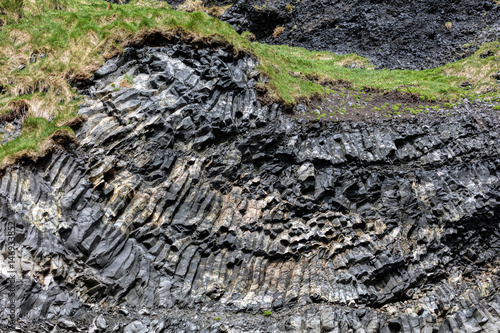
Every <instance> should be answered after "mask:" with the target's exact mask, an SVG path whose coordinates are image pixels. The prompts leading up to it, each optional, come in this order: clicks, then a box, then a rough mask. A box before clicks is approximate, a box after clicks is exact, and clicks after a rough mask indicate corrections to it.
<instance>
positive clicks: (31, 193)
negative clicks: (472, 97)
mask: <svg viewBox="0 0 500 333" xmlns="http://www.w3.org/2000/svg"><path fill="white" fill-rule="evenodd" d="M255 66H256V62H255V60H254V59H252V58H250V57H248V56H239V57H237V58H234V57H233V56H232V55H230V54H229V53H228V52H226V51H224V50H221V49H218V50H210V49H206V48H193V47H190V46H186V45H180V44H177V45H167V46H165V47H145V48H143V49H127V50H126V52H125V54H124V55H123V56H121V57H120V58H118V59H113V60H110V61H108V63H107V64H106V65H105V66H104V67H102V68H101V69H100V70H99V71H97V72H96V75H95V81H94V85H93V86H92V87H91V88H90V89H89V90H88V96H87V97H86V103H85V105H83V106H82V107H81V108H80V111H79V113H80V114H81V115H83V116H85V117H87V121H86V122H85V123H83V125H82V126H81V128H79V129H78V130H77V131H76V135H77V137H78V140H79V144H78V145H72V146H69V147H68V149H67V150H66V151H57V152H54V153H51V154H50V155H48V156H46V157H45V158H43V159H41V160H39V161H38V162H37V163H25V164H23V165H18V166H15V167H12V168H11V169H9V170H7V172H6V173H5V175H4V176H3V177H2V178H1V182H0V235H5V237H0V248H1V249H2V251H3V252H2V255H3V258H2V260H3V262H4V263H7V262H8V261H9V256H10V255H11V254H12V255H13V256H14V259H15V260H14V262H15V265H14V268H13V269H9V267H7V266H2V271H1V279H2V283H1V284H0V294H1V295H2V296H1V297H2V300H1V302H0V304H1V305H0V307H2V308H1V310H2V312H1V315H0V318H1V325H2V327H9V326H8V325H10V324H11V322H10V321H9V320H10V317H9V312H8V310H9V304H10V303H9V302H13V303H14V306H13V308H14V310H15V318H16V323H15V325H17V326H18V329H19V330H20V331H23V330H24V331H29V332H48V331H52V332H67V331H77V330H80V331H82V332H87V331H88V332H181V331H183V332H286V331H291V332H451V331H454V332H457V331H464V332H497V331H499V330H500V294H499V293H498V288H499V285H500V282H499V271H498V267H499V258H500V257H499V254H500V253H499V252H500V248H499V245H500V239H499V238H500V234H499V230H500V229H499V227H500V225H499V224H500V180H499V166H500V136H499V134H500V123H499V121H498V120H499V119H498V117H499V114H498V112H497V111H494V110H493V109H492V107H491V106H489V105H488V104H486V103H476V104H472V105H471V104H463V105H461V106H459V107H457V108H456V109H455V110H454V111H453V113H452V115H450V116H445V115H442V116H439V115H428V116H422V117H415V118H408V119H400V120H396V119H394V120H379V121H369V122H368V121H366V122H363V121H358V122H354V121H345V122H307V121H304V120H300V119H295V118H294V116H293V115H289V114H285V113H284V112H283V110H282V109H281V107H280V106H279V105H277V104H275V105H262V104H261V103H260V102H259V101H258V100H257V98H256V92H255V89H254V84H255V82H256V80H258V78H259V75H258V74H259V73H258V71H256V70H255ZM13 226H15V235H14V236H13V237H14V238H9V237H7V235H9V232H10V231H11V230H12V228H13ZM11 250H13V252H12V253H11V252H10V251H11ZM10 270H12V271H13V273H10V272H9V271H10ZM11 274H13V276H14V277H15V284H14V285H12V284H11V282H12V281H14V280H10V279H9V278H8V277H9V276H10V275H11ZM10 290H13V291H14V294H15V295H12V294H10V295H9V291H10ZM264 311H270V312H271V315H269V316H263V315H262V314H263V312H264ZM266 314H270V313H269V312H267V313H266ZM10 327H12V326H10Z"/></svg>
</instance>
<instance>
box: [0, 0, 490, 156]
mask: <svg viewBox="0 0 500 333" xmlns="http://www.w3.org/2000/svg"><path fill="white" fill-rule="evenodd" d="M200 4H201V2H200V1H198V0H193V1H187V2H186V3H185V6H186V8H185V9H187V10H195V11H194V12H192V13H189V12H184V11H175V10H172V9H171V7H170V6H169V5H168V4H167V3H165V2H160V1H152V0H132V1H131V2H130V3H129V4H127V5H117V4H112V3H111V4H110V3H107V2H104V1H100V0H30V1H20V0H3V1H2V2H1V3H0V20H1V21H2V22H4V24H5V25H4V26H2V28H1V29H0V45H1V47H0V114H2V113H7V112H10V111H9V109H8V105H12V104H9V103H11V102H13V101H16V100H19V99H23V100H25V101H26V103H27V105H28V109H29V110H28V116H27V121H28V122H29V121H33V120H30V119H45V121H42V120H38V122H39V123H38V125H36V126H35V125H33V123H31V122H30V123H28V124H27V125H26V126H27V127H26V128H36V131H28V130H26V131H25V130H24V129H23V133H22V135H21V137H19V138H18V139H15V140H13V141H12V142H11V143H8V144H6V145H4V146H3V147H1V148H0V159H2V160H3V159H4V158H5V157H7V156H11V155H13V154H16V153H18V152H19V151H22V150H25V149H35V146H36V145H37V142H40V141H42V140H44V139H46V138H47V137H49V136H50V135H51V134H52V133H54V131H55V130H57V129H60V128H61V127H60V124H61V123H62V122H63V121H62V119H66V120H67V119H70V118H71V117H74V116H75V115H76V110H77V107H76V103H77V102H78V101H75V98H77V94H76V92H75V90H74V89H73V88H72V87H71V83H73V84H75V83H78V82H82V81H84V80H86V79H89V78H90V77H91V75H92V73H93V72H94V71H95V70H96V69H97V68H99V67H100V66H102V65H103V64H104V62H105V60H106V59H107V58H109V57H111V56H113V55H117V54H119V53H120V52H122V50H123V48H124V47H126V46H127V41H130V40H133V39H134V38H138V36H140V35H144V36H146V35H147V34H148V32H150V31H152V30H155V31H161V32H165V31H175V32H177V33H178V34H180V35H183V36H190V38H197V39H203V38H205V40H206V41H210V42H211V43H226V44H231V45H232V46H233V47H234V50H235V51H237V52H248V53H251V54H253V55H254V56H255V57H256V58H257V59H258V60H259V63H260V65H259V70H260V71H261V72H262V75H263V76H265V77H267V78H268V83H259V84H258V85H259V87H258V88H260V89H261V90H262V91H266V92H267V95H268V96H269V97H270V98H271V99H274V100H279V101H281V102H283V103H285V104H287V105H293V104H295V103H297V102H298V101H301V100H304V99H308V98H310V97H312V96H321V95H325V94H326V93H327V87H334V86H337V85H340V86H344V87H345V86H347V87H350V89H354V90H363V89H364V90H366V89H368V90H370V91H380V92H387V91H402V92H405V93H408V94H412V95H415V96H420V98H421V99H422V100H424V101H433V100H434V101H435V100H440V101H445V102H454V101H457V100H459V99H460V98H461V97H465V96H468V97H470V98H474V97H477V96H478V95H479V94H482V97H483V98H486V99H488V98H490V97H494V96H498V91H495V89H496V88H498V87H497V85H496V81H495V80H494V79H493V78H492V77H491V75H492V73H495V72H497V71H499V70H500V61H496V60H495V59H497V58H498V57H500V43H498V42H493V43H488V44H485V45H483V46H482V47H481V49H480V50H478V51H477V52H476V53H475V54H474V55H473V56H471V57H469V58H467V59H464V60H461V61H458V62H456V63H452V64H447V65H445V66H443V67H439V68H435V69H430V70H423V71H407V70H372V69H373V68H374V66H372V65H371V64H370V62H369V61H368V60H367V59H365V58H362V57H359V56H357V55H355V54H348V55H335V54H333V53H329V52H311V51H307V50H306V49H304V48H296V47H288V46H283V45H277V46H276V45H275V46H272V45H266V44H260V43H257V42H252V40H253V39H254V38H252V35H251V34H249V33H246V34H242V35H239V34H238V33H237V32H236V31H235V30H234V29H233V28H232V27H231V26H230V25H229V24H226V23H224V22H221V21H219V20H218V19H216V18H214V17H211V16H209V15H207V14H206V13H202V12H199V11H196V10H198V9H203V8H202V7H201V5H200ZM485 55H487V56H485ZM353 65H354V66H353ZM464 82H467V83H468V85H467V87H466V88H464V87H462V86H461V84H462V83H464ZM123 84H124V85H127V84H130V81H128V82H124V83H123ZM117 89H118V87H117ZM394 111H395V112H397V111H396V110H394ZM55 119H57V120H55ZM33 126H35V127H33ZM35 133H36V135H35Z"/></svg>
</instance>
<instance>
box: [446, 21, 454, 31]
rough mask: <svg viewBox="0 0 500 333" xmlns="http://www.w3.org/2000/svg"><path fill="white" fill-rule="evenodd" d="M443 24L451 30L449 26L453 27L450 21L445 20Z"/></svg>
mask: <svg viewBox="0 0 500 333" xmlns="http://www.w3.org/2000/svg"><path fill="white" fill-rule="evenodd" d="M444 26H445V27H446V29H448V30H451V28H452V27H453V23H451V22H446V23H445V24H444Z"/></svg>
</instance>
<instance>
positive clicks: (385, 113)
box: [293, 88, 452, 121]
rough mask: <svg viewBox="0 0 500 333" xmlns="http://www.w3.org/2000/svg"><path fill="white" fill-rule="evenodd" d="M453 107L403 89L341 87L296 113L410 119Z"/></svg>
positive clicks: (321, 116)
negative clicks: (383, 89)
mask: <svg viewBox="0 0 500 333" xmlns="http://www.w3.org/2000/svg"><path fill="white" fill-rule="evenodd" d="M451 107H452V105H450V104H449V103H442V102H430V101H422V100H420V99H419V98H418V97H417V96H415V95H413V94H406V93H404V92H401V91H394V92H388V93H378V92H369V91H356V90H352V89H347V88H340V89H338V90H336V91H334V92H332V93H330V94H328V95H326V96H325V97H324V98H313V99H310V100H309V102H308V103H307V105H304V104H302V105H299V106H297V107H296V108H295V112H294V115H293V116H294V117H296V118H302V119H307V120H322V121H341V120H369V119H383V118H408V117H412V116H416V115H420V114H428V113H435V112H437V111H440V112H441V113H444V114H446V113H448V112H449V108H451Z"/></svg>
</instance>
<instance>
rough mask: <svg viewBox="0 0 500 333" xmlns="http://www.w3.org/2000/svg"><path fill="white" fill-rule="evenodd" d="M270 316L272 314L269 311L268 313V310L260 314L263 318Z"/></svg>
mask: <svg viewBox="0 0 500 333" xmlns="http://www.w3.org/2000/svg"><path fill="white" fill-rule="evenodd" d="M272 314H273V313H272V312H271V311H269V310H266V311H264V312H262V315H263V316H264V317H269V316H270V315H272Z"/></svg>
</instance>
